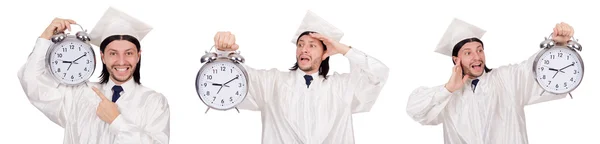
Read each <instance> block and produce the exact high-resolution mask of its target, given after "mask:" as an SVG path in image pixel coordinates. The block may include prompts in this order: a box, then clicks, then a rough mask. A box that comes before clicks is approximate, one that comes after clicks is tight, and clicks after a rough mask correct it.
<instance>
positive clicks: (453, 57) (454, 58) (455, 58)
mask: <svg viewBox="0 0 600 144" xmlns="http://www.w3.org/2000/svg"><path fill="white" fill-rule="evenodd" d="M452 61H454V64H456V63H458V57H457V56H452Z"/></svg>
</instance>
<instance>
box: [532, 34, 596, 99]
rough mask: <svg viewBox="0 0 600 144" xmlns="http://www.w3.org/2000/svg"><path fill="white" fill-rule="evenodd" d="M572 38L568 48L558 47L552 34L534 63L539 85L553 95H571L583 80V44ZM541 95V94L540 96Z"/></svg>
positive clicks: (542, 44) (542, 46)
mask: <svg viewBox="0 0 600 144" xmlns="http://www.w3.org/2000/svg"><path fill="white" fill-rule="evenodd" d="M577 41H578V40H575V39H574V38H572V40H570V41H569V42H568V43H567V45H566V46H557V45H555V42H554V41H553V40H552V34H551V35H550V36H549V37H547V38H546V39H545V40H544V41H543V42H542V43H541V44H540V48H542V50H541V52H540V53H538V55H537V56H536V59H535V62H534V63H533V71H534V73H535V79H536V81H537V83H538V84H539V85H540V86H541V87H542V88H543V89H544V90H545V91H546V92H550V93H553V94H565V93H569V96H571V98H573V97H572V95H571V93H570V92H571V91H573V90H575V89H576V88H577V87H578V86H579V85H580V84H581V81H582V80H583V73H584V65H583V60H582V59H581V55H579V52H581V44H579V43H578V42H577ZM542 94H543V92H542ZM540 95H541V94H540Z"/></svg>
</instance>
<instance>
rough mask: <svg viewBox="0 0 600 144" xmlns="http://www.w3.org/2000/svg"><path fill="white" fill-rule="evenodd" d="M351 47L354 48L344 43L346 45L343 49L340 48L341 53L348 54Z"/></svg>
mask: <svg viewBox="0 0 600 144" xmlns="http://www.w3.org/2000/svg"><path fill="white" fill-rule="evenodd" d="M351 48H352V46H346V45H344V46H343V47H342V49H341V50H340V53H341V54H342V55H346V53H348V51H350V49H351Z"/></svg>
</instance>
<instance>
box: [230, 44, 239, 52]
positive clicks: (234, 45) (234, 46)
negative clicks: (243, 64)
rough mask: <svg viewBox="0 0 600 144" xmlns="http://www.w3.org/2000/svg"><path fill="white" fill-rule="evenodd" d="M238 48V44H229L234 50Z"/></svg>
mask: <svg viewBox="0 0 600 144" xmlns="http://www.w3.org/2000/svg"><path fill="white" fill-rule="evenodd" d="M238 48H240V46H239V45H238V44H233V46H231V49H233V50H234V51H235V50H237V49H238Z"/></svg>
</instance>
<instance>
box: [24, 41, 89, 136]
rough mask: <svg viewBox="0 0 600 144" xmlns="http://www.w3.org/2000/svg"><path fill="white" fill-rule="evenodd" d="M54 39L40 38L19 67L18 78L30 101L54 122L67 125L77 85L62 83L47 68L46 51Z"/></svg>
mask: <svg viewBox="0 0 600 144" xmlns="http://www.w3.org/2000/svg"><path fill="white" fill-rule="evenodd" d="M52 44H53V43H52V41H50V40H47V39H43V38H38V39H37V41H36V44H35V47H34V49H33V51H32V52H31V53H30V54H29V56H28V58H27V62H26V63H25V64H24V65H23V66H22V67H21V68H20V69H19V71H18V78H19V82H20V83H21V87H22V88H23V91H24V92H25V95H26V96H27V98H28V100H29V102H30V103H31V104H32V105H33V106H35V107H36V108H37V109H38V110H40V111H41V112H42V113H43V114H44V115H45V116H46V117H48V118H49V119H50V120H51V121H52V122H54V123H56V124H58V125H60V126H61V127H63V128H64V127H65V124H66V123H67V122H66V121H67V117H68V116H67V115H68V112H67V111H68V110H69V107H70V104H71V103H72V98H71V97H70V96H71V95H74V93H76V92H77V91H75V90H76V89H77V87H68V86H64V85H60V84H59V82H57V81H55V80H54V79H53V78H52V75H51V74H50V73H49V72H48V71H47V70H46V63H45V60H46V52H47V50H48V49H49V48H50V46H52Z"/></svg>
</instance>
